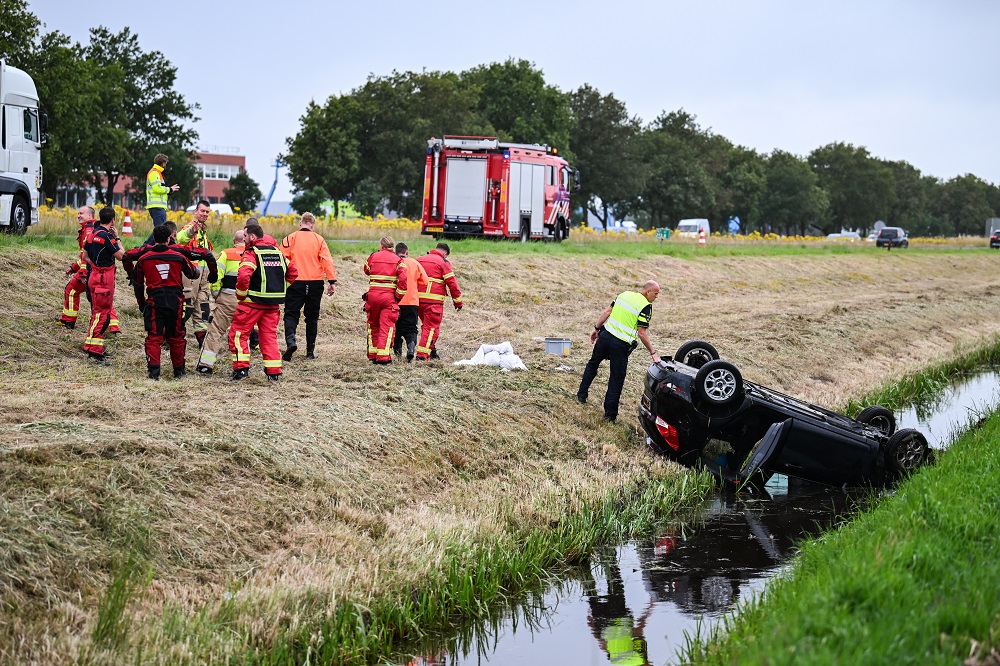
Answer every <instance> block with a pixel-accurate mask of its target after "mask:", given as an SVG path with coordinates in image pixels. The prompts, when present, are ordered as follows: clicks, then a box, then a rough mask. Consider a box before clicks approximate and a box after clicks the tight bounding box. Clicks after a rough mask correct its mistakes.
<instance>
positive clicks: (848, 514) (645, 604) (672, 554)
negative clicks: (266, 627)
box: [396, 347, 1000, 666]
mask: <svg viewBox="0 0 1000 666" xmlns="http://www.w3.org/2000/svg"><path fill="white" fill-rule="evenodd" d="M995 356H996V350H995V348H994V347H986V348H982V349H979V350H976V351H975V352H973V353H971V354H968V355H966V356H964V357H962V358H959V359H955V360H953V361H949V362H948V363H947V364H946V365H942V366H934V367H931V368H927V369H925V370H924V371H923V372H922V373H921V376H923V377H924V379H923V380H919V381H918V379H919V378H914V377H908V378H905V379H904V380H903V382H902V383H903V384H904V386H903V389H905V390H903V389H901V388H900V387H898V386H891V387H884V388H883V389H882V390H883V391H892V392H895V394H896V396H897V398H899V397H900V396H902V395H906V396H907V399H909V400H912V401H913V402H912V404H910V405H908V406H906V405H904V406H902V407H900V406H899V405H894V406H895V407H896V409H895V412H896V416H897V424H898V427H900V428H915V429H917V430H918V431H920V432H922V433H925V434H926V435H927V438H928V440H929V442H930V445H931V447H932V448H933V449H934V451H935V452H936V454H937V455H939V456H940V455H942V454H944V455H947V453H945V451H946V449H947V448H948V447H949V445H950V444H951V443H952V441H954V439H955V437H956V436H957V433H960V432H964V431H966V430H968V429H969V427H970V425H973V424H975V423H976V422H978V421H979V420H980V418H982V417H983V416H984V415H986V414H988V413H989V412H990V411H992V410H993V409H994V408H995V407H996V406H997V405H998V404H1000V376H998V374H997V372H996V369H995V366H994V367H993V368H989V367H983V366H981V365H978V364H979V363H980V362H984V361H985V362H987V363H988V362H990V361H991V359H995ZM928 377H932V378H935V381H933V382H932V381H928V380H927V378H928ZM949 377H950V379H951V381H950V382H949V381H946V380H947V379H948V378H949ZM906 387H910V388H906ZM913 387H921V390H919V391H917V390H914V389H913ZM932 388H933V390H931V389H932ZM889 492H890V493H891V492H893V491H892V490H890V491H889ZM880 498H881V496H876V495H873V494H872V493H871V492H870V491H869V490H867V489H865V488H853V489H852V488H843V489H841V488H829V487H824V486H818V485H815V484H809V483H803V482H797V481H796V480H794V479H788V478H786V477H783V476H776V477H775V478H773V479H772V480H771V482H770V483H768V485H767V487H766V488H765V489H764V492H763V493H756V492H755V493H753V494H750V493H746V492H744V493H738V494H737V493H731V492H729V493H720V494H719V495H718V496H716V497H715V498H713V499H712V500H710V501H708V502H706V503H705V504H703V505H702V506H701V507H699V509H698V511H697V512H696V514H695V515H694V516H690V517H688V518H687V519H686V521H685V522H683V523H678V522H673V523H669V524H666V525H661V526H658V527H657V528H656V529H655V531H654V532H653V533H652V534H650V535H645V536H641V537H639V538H636V539H635V540H629V541H628V542H626V543H623V544H620V545H618V546H611V547H608V546H604V547H601V548H597V549H595V551H594V553H593V556H592V557H591V558H590V559H589V561H588V562H587V563H586V565H585V566H582V567H580V568H579V569H578V570H574V571H571V572H569V573H568V574H566V575H564V576H563V577H561V578H560V579H559V580H558V582H557V583H555V584H553V585H551V586H550V587H549V588H548V589H546V590H545V591H544V592H543V593H540V594H537V595H533V596H532V597H531V598H530V599H526V600H524V602H523V603H522V604H520V605H519V606H517V607H514V608H511V609H498V610H497V612H495V613H494V615H493V618H492V621H491V622H490V623H489V626H480V627H471V626H467V627H463V628H462V629H460V630H459V631H457V632H455V633H453V634H451V635H450V636H447V637H444V638H443V639H441V640H438V641H436V642H434V641H431V642H428V643H425V644H423V645H419V646H412V648H411V650H410V651H408V652H403V653H400V655H399V656H398V657H397V659H396V661H397V662H398V663H412V664H424V665H432V664H433V665H437V664H448V665H449V666H469V665H472V664H478V663H487V662H488V663H490V664H497V665H498V666H513V665H515V664H516V665H518V666H525V665H533V664H549V663H593V664H600V663H606V662H607V661H609V660H610V662H611V663H619V662H620V661H621V659H623V658H625V657H626V656H627V655H628V654H631V656H632V657H633V658H635V659H637V660H638V661H636V662H635V663H637V664H638V663H650V664H657V665H658V666H662V665H663V664H668V663H671V664H672V663H679V660H678V657H677V654H676V653H677V651H678V650H679V649H682V648H683V647H684V645H685V643H686V642H688V641H689V639H688V638H687V636H686V635H689V634H700V635H701V636H702V637H708V636H710V635H712V630H713V629H714V628H715V627H716V626H717V625H718V624H719V623H720V622H723V621H725V620H726V618H727V617H729V616H730V615H731V614H732V613H733V612H734V611H736V610H738V609H739V608H740V607H742V605H744V604H746V603H747V602H748V600H752V599H754V598H755V596H756V595H757V594H758V593H759V592H760V591H761V590H762V589H764V587H765V585H766V584H767V582H768V581H769V580H770V579H772V578H773V577H774V576H775V575H780V573H781V572H782V571H787V570H788V567H790V566H794V565H792V564H789V562H794V558H795V555H796V553H797V548H798V544H799V543H800V542H802V541H803V540H804V539H807V538H808V537H809V536H810V535H817V534H820V533H822V532H823V530H826V529H828V528H829V527H830V526H831V525H838V524H842V523H844V522H846V521H849V520H851V519H852V516H853V514H854V513H855V512H857V511H858V510H859V509H861V510H863V509H864V507H866V506H868V505H869V503H870V502H871V501H872V500H873V499H874V500H875V502H876V503H877V502H878V501H879V499H880ZM822 538H825V536H824V537H822ZM626 639H627V640H626ZM411 660H412V661H411ZM629 663H631V662H629Z"/></svg>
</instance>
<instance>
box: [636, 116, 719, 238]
mask: <svg viewBox="0 0 1000 666" xmlns="http://www.w3.org/2000/svg"><path fill="white" fill-rule="evenodd" d="M697 134H698V129H697V126H696V125H695V124H694V117H693V116H691V115H689V114H686V113H685V112H683V111H679V112H671V113H665V114H662V115H660V116H659V117H658V118H657V119H656V120H655V121H653V123H651V124H650V126H649V127H648V128H647V130H646V131H645V132H644V133H643V135H642V161H643V163H644V164H645V167H646V179H645V184H644V187H643V190H642V202H643V206H644V207H645V208H646V209H647V210H648V211H649V214H650V218H651V221H652V224H653V225H654V226H656V227H662V226H667V225H670V226H673V225H675V224H677V222H678V221H679V220H682V219H685V218H690V217H706V211H707V209H708V207H709V206H711V205H712V201H713V197H714V195H715V193H714V187H715V184H714V183H713V180H712V177H711V176H710V174H709V171H708V169H707V168H706V165H705V164H704V162H703V161H702V160H701V159H700V153H701V151H700V149H699V141H700V139H698V138H697Z"/></svg>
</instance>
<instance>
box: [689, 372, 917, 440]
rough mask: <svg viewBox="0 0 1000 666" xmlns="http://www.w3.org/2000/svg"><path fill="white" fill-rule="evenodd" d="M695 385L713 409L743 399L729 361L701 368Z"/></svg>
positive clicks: (739, 378) (740, 382) (740, 381)
mask: <svg viewBox="0 0 1000 666" xmlns="http://www.w3.org/2000/svg"><path fill="white" fill-rule="evenodd" d="M694 385H695V387H696V388H697V390H698V393H699V394H700V395H701V398H702V399H703V400H704V401H705V402H707V403H708V404H709V405H711V406H713V407H726V406H728V405H732V404H734V403H736V402H738V401H739V400H742V399H743V375H741V374H740V371H739V369H738V368H737V367H736V366H735V365H733V364H732V363H730V362H728V361H720V360H718V359H716V360H714V361H709V362H708V363H706V364H705V365H703V366H701V370H699V371H698V374H697V375H695V378H694ZM918 434H919V433H918Z"/></svg>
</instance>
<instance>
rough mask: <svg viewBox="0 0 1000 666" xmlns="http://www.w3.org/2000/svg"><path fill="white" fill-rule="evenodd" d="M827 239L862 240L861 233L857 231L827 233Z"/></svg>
mask: <svg viewBox="0 0 1000 666" xmlns="http://www.w3.org/2000/svg"><path fill="white" fill-rule="evenodd" d="M826 239H827V240H828V241H850V242H852V243H853V242H854V241H859V240H861V234H859V233H858V232H857V231H841V232H840V233H839V234H827V235H826Z"/></svg>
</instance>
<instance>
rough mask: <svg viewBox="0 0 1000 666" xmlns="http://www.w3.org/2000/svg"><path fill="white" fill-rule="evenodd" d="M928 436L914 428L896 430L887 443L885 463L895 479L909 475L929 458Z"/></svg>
mask: <svg viewBox="0 0 1000 666" xmlns="http://www.w3.org/2000/svg"><path fill="white" fill-rule="evenodd" d="M929 451H930V447H929V446H928V445H927V438H926V437H924V436H923V435H922V434H921V433H920V432H919V431H917V430H914V429H912V428H903V429H902V430H899V431H897V432H895V433H894V434H893V435H892V437H890V438H889V441H888V442H887V443H886V445H885V464H886V468H887V469H888V471H889V474H890V475H891V476H892V477H893V478H895V479H901V478H904V477H906V476H909V475H910V474H912V473H913V472H914V471H916V470H917V469H918V468H919V467H920V466H921V465H923V464H924V462H925V461H926V460H927V458H928V453H929Z"/></svg>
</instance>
